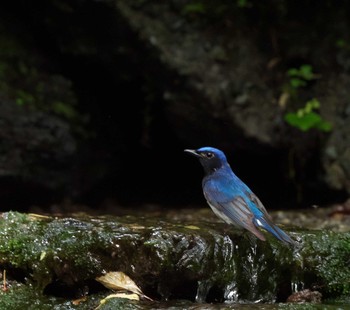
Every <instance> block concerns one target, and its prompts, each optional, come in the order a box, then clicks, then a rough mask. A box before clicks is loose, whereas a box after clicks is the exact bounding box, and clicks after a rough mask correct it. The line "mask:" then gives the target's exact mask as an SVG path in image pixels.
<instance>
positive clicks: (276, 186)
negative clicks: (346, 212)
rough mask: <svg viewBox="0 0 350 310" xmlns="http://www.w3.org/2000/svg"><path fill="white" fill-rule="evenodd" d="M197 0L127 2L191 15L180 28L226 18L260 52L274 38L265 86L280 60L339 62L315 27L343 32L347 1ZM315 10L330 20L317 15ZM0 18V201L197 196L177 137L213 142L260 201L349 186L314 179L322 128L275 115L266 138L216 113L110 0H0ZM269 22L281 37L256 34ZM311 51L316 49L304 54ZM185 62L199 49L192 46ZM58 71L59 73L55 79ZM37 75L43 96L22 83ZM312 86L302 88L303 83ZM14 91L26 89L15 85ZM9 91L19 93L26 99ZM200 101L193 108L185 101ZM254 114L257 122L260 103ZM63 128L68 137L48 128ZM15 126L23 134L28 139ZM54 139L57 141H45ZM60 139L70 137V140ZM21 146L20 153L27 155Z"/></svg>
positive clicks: (198, 200)
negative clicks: (293, 124)
mask: <svg viewBox="0 0 350 310" xmlns="http://www.w3.org/2000/svg"><path fill="white" fill-rule="evenodd" d="M117 2H118V1H117ZM117 2H116V3H117ZM201 3H202V6H204V7H210V6H211V5H213V3H212V2H211V1H203V2H198V3H197V2H196V4H197V8H196V7H195V8H194V9H192V10H191V9H190V8H189V7H188V6H187V7H186V5H187V3H186V2H184V3H182V4H181V5H182V8H181V7H180V8H179V6H180V4H174V3H170V4H168V5H165V7H164V8H163V10H164V11H162V10H161V9H162V7H161V6H160V8H159V11H156V10H155V9H154V11H152V6H148V5H147V3H146V4H145V3H144V4H143V5H142V4H140V5H136V4H135V5H134V7H133V8H134V9H135V10H136V11H138V12H140V14H145V15H147V14H148V15H151V16H152V17H153V18H154V19H155V20H157V18H159V20H160V22H162V21H163V20H166V18H167V17H166V16H167V15H166V14H168V13H169V11H170V12H171V13H172V14H174V15H176V14H179V16H180V17H179V18H180V19H181V20H182V21H183V22H186V23H188V24H189V25H195V27H194V28H188V29H187V31H189V32H190V31H193V29H199V30H198V31H203V27H202V26H203V24H204V25H205V26H206V27H207V26H208V25H212V26H213V27H211V28H210V33H207V35H208V37H209V38H213V37H214V38H215V36H216V35H219V34H220V33H221V31H220V29H221V28H220V27H221V25H222V23H223V20H224V19H225V20H226V23H229V21H231V20H233V22H232V23H234V26H235V27H241V28H242V33H246V34H247V36H251V37H253V38H254V40H255V41H254V42H255V44H256V47H257V49H258V50H259V52H260V53H262V54H264V55H269V56H271V57H272V56H274V55H275V54H276V49H282V51H280V52H279V54H280V55H283V57H282V60H281V64H280V66H279V67H278V68H277V69H276V71H275V72H273V73H269V76H268V77H267V78H266V79H267V80H266V85H267V86H268V87H269V89H270V90H271V92H272V94H275V96H274V97H275V98H277V97H278V96H277V94H278V90H280V89H281V85H282V84H283V81H281V79H284V77H285V72H286V70H287V69H288V68H290V67H298V66H299V65H301V64H303V63H313V64H314V67H315V68H316V69H318V71H319V72H320V71H321V72H322V75H323V76H327V74H331V73H332V74H338V73H339V72H342V73H344V72H345V74H347V69H344V66H343V67H342V66H341V65H339V63H336V60H334V59H335V58H336V57H334V58H332V57H329V58H328V59H322V57H323V56H325V55H326V52H327V49H326V48H324V45H325V41H324V40H326V41H327V40H329V38H330V37H332V36H333V37H332V38H333V39H334V40H333V41H334V42H335V41H336V39H337V38H339V36H338V35H335V34H334V33H329V35H328V34H327V35H325V34H324V33H323V31H325V28H326V27H325V25H326V24H332V23H336V24H337V25H338V26H337V25H335V26H334V28H332V29H337V28H339V33H342V34H343V37H344V38H347V37H348V36H349V33H348V32H346V33H345V32H344V31H345V30H348V25H347V23H348V22H347V20H349V19H348V16H347V15H348V13H347V12H350V10H349V9H348V10H347V9H346V8H348V6H349V5H348V4H347V2H337V6H338V5H343V6H344V9H339V8H334V7H333V6H332V5H331V3H330V2H329V1H321V2H313V1H305V2H303V7H301V6H300V3H299V2H298V3H295V2H293V1H279V2H278V1H267V2H264V3H263V4H262V3H260V2H257V1H243V2H242V3H243V6H244V7H243V8H241V7H240V5H239V2H232V10H231V11H230V10H228V11H223V12H222V13H220V14H223V15H222V16H220V15H219V13H218V12H216V11H215V10H214V11H213V14H212V15H210V14H209V13H208V11H205V12H204V13H203V12H202V10H201V5H200V4H201ZM221 4H222V5H227V6H229V5H231V4H228V3H227V2H225V1H222V3H221ZM244 4H245V5H244ZM130 6H131V7H132V6H133V4H130ZM168 6H169V7H168ZM229 8H231V7H230V6H229ZM186 10H187V12H189V13H188V14H187V13H184V12H185V11H186ZM281 12H284V13H283V16H282V15H281ZM152 14H153V15H152ZM230 14H231V15H230ZM184 16H185V17H184ZM325 16H327V17H329V19H328V20H326V21H327V22H322V20H323V21H325ZM0 23H1V27H0V35H1V40H0V43H1V42H2V46H3V47H2V53H1V57H0V69H2V75H1V78H2V84H1V87H0V100H1V102H2V105H3V106H5V105H6V106H7V105H10V106H15V108H14V109H15V110H10V111H7V110H6V109H3V111H5V112H3V113H4V114H2V116H0V118H3V119H5V120H12V121H13V122H6V121H3V122H2V126H4V127H3V128H5V129H4V131H3V132H6V133H8V134H6V135H5V134H3V136H2V137H1V138H2V141H3V147H2V150H1V156H2V161H1V165H3V167H4V168H3V169H2V170H1V171H2V172H1V175H0V184H1V189H0V198H1V205H2V210H8V209H16V210H29V209H30V208H31V207H32V206H41V207H43V208H44V209H45V208H48V207H49V206H51V205H53V204H60V203H62V202H63V201H67V200H68V201H70V202H72V203H73V204H84V205H87V206H89V207H92V208H95V209H98V208H103V207H105V206H106V204H115V205H116V206H127V207H128V206H129V207H133V208H135V207H142V206H144V205H150V204H151V205H153V204H154V205H157V206H162V207H163V206H164V207H179V206H181V207H190V206H191V207H192V206H205V200H204V198H203V196H202V192H201V178H202V175H203V171H202V168H201V167H200V165H199V163H198V162H197V161H196V160H195V159H194V158H191V157H190V156H188V155H186V154H184V153H183V149H185V148H198V147H201V146H214V147H219V148H221V149H223V150H224V151H225V152H226V154H227V156H228V159H229V162H230V164H231V167H232V168H233V170H234V171H235V172H236V174H237V175H238V176H239V177H241V178H242V179H243V180H244V181H245V182H246V183H247V184H248V185H249V186H250V187H251V189H252V190H253V191H254V192H255V193H256V194H257V195H258V196H259V197H260V199H261V200H262V201H263V202H264V204H265V205H266V207H267V208H269V209H273V208H280V209H284V208H296V207H310V206H311V205H313V204H320V205H326V204H329V203H334V202H341V201H343V200H344V199H346V197H347V196H348V194H347V192H346V190H345V189H344V188H334V187H332V186H330V185H329V184H328V183H327V182H325V180H324V177H323V169H324V167H323V166H322V163H321V157H322V151H321V147H322V145H323V143H324V140H325V139H327V134H324V133H319V132H317V131H315V132H311V133H300V132H299V131H298V130H297V129H294V128H289V127H288V126H289V125H287V124H285V123H284V122H283V121H282V120H280V123H279V124H278V128H277V131H278V132H280V133H279V138H278V139H277V140H278V142H276V140H274V142H273V143H270V142H269V143H266V142H264V141H262V140H259V139H258V138H256V137H250V136H249V135H247V134H246V132H244V130H242V128H241V127H239V125H237V124H236V123H235V122H234V121H233V120H232V119H225V118H224V117H222V118H220V117H217V116H216V110H215V108H213V107H212V105H211V104H212V103H211V102H210V100H208V98H206V97H205V95H203V94H201V93H200V92H199V91H198V90H193V89H192V88H191V87H190V85H191V81H189V80H190V77H189V76H186V75H185V74H183V73H182V72H181V71H180V70H177V68H174V67H172V66H169V65H168V64H167V63H165V62H164V60H163V59H162V53H161V52H159V50H158V49H157V46H156V45H152V44H150V43H149V41H147V40H145V38H143V37H142V35H141V33H140V32H138V31H137V30H136V29H135V27H133V24H132V20H131V21H130V20H128V19H127V18H126V17H125V16H122V14H121V13H120V11H119V10H118V9H117V8H115V7H114V6H113V1H59V0H57V1H53V0H51V1H34V2H28V1H7V2H3V3H1V4H0ZM216 26H217V27H216ZM196 27H197V28H196ZM206 29H208V28H206ZM327 29H328V28H327ZM274 31H277V32H278V34H279V37H280V43H279V44H280V46H279V47H276V46H274V45H273V40H272V39H271V40H270V41H269V42H267V41H266V40H264V38H265V35H266V34H268V33H273V32H274ZM284 32H285V33H284ZM284 34H285V36H284ZM272 36H273V35H272ZM227 37H228V38H229V37H230V34H229V33H228V34H227ZM287 38H288V40H287ZM284 40H285V41H287V42H284ZM295 45H298V46H307V49H309V50H313V53H308V52H307V53H302V52H299V53H297V52H296V53H294V54H293V55H288V54H287V53H283V49H286V50H287V49H288V48H290V47H291V46H292V47H293V46H295ZM319 45H322V46H319ZM170 48H171V47H169V49H170ZM293 48H294V47H293ZM332 48H333V49H335V47H334V44H333V43H332ZM305 49H306V47H305ZM318 49H319V50H321V51H320V52H319V55H321V56H322V57H319V58H317V59H316V60H315V59H311V58H312V56H315V53H317V50H318ZM300 50H302V48H301V47H300ZM322 53H324V54H322ZM196 61H198V63H200V62H201V59H200V58H198V59H195V58H194V59H193V62H194V63H195V62H196ZM219 63H220V61H219ZM21 68H22V69H21ZM33 68H35V70H34V69H33ZM247 70H248V72H249V70H250V69H249V68H247ZM327 70H328V71H327ZM330 70H331V72H330ZM262 71H266V69H264V68H262ZM33 72H34V73H33ZM35 72H36V73H35ZM205 75H206V72H205V70H204V71H203V76H205ZM248 75H249V73H248ZM57 76H59V77H60V78H62V79H64V81H66V82H64V83H61V84H60V83H57V81H56V80H55V79H56V77H57ZM281 76H282V78H281ZM52 77H54V78H52ZM265 77H266V76H265ZM236 79H238V80H239V79H240V76H237V77H236ZM194 80H196V78H194ZM40 83H41V84H40ZM316 83H317V82H316ZM38 84H40V85H44V86H43V88H44V89H45V91H46V92H45V96H43V95H42V93H43V90H42V89H43V88H41V90H33V89H37V85H38ZM312 87H313V85H311V86H308V88H307V89H306V90H305V92H306V93H307V92H312V91H314V89H312ZM169 88H171V89H172V91H173V92H178V93H186V94H188V97H191V98H193V99H192V101H188V99H186V100H187V101H186V102H187V103H186V105H184V106H183V108H182V114H183V115H185V116H184V117H183V119H181V118H179V117H178V116H177V113H174V110H172V109H169V108H168V102H167V100H166V94H167V91H168V89H169ZM18 90H24V91H25V94H26V96H25V95H23V92H24V91H22V93H19V92H18ZM203 92H204V91H203ZM52 93H53V94H54V95H52ZM28 94H32V96H33V97H34V100H31V99H30V98H28ZM67 94H69V95H67ZM21 96H22V97H21ZM53 96H56V97H57V98H58V99H57V100H56V99H55V100H56V101H55V102H53V101H52V102H51V101H50V100H51V98H53ZM308 96H310V94H308ZM56 97H55V98H56ZM18 98H22V99H23V98H24V99H23V100H24V103H19V101H18ZM232 100H233V99H232ZM57 101H59V102H63V103H64V104H63V110H64V109H65V110H64V112H62V110H58V109H57V105H56V103H57ZM188 102H190V103H188ZM228 102H230V100H228ZM218 104H219V105H220V104H221V103H220V102H219V103H218ZM271 105H272V103H271ZM198 106H199V107H200V108H199V110H198V109H197V108H196V109H195V108H194V107H198ZM67 107H69V108H67ZM70 108H71V109H73V111H74V112H72V111H71V110H70ZM179 109H180V110H181V105H179V107H178V108H177V111H179ZM242 109H246V108H245V107H242ZM67 111H68V112H67ZM198 111H201V113H202V114H203V115H202V114H201V113H198ZM175 112H176V109H175ZM6 113H7V114H6ZM39 113H41V114H40V115H39ZM22 114H23V118H22V119H24V120H26V117H29V115H31V114H33V115H36V116H35V117H36V118H35V120H36V121H35V122H33V123H29V125H25V126H23V127H20V128H17V126H18V124H19V121H18V120H17V119H18V118H19V116H21V117H22ZM38 115H39V116H38ZM174 115H175V116H174ZM242 115H243V114H242ZM202 116H203V117H202ZM51 117H52V118H53V119H54V120H55V121H56V120H57V119H59V120H60V121H61V123H57V127H52V128H51V129H50V128H49V127H50V125H45V126H42V122H47V124H51V123H52V122H51ZM242 117H244V116H242ZM259 117H260V118H261V119H262V120H263V119H264V118H265V115H264V112H262V113H261V115H259ZM10 123H11V124H10ZM25 124H27V123H25ZM6 126H7V127H6ZM27 126H29V127H30V126H32V127H33V128H32V127H30V129H28V128H29V127H27ZM35 128H36V129H38V128H39V129H38V131H37V132H36V133H33V134H32V131H30V130H31V129H33V132H34V129H35ZM43 128H44V129H43ZM48 128H49V129H48ZM62 128H65V130H66V131H64V132H65V133H66V132H67V137H68V138H66V137H63V135H62V134H60V132H63V129H62ZM67 128H68V129H67ZM61 129H62V130H61ZM27 130H29V132H31V133H30V134H28V137H27V136H26V132H27ZM48 132H50V133H51V132H55V134H54V135H52V136H50V138H48V140H45V141H46V142H40V143H37V144H35V145H34V146H30V147H28V146H27V144H26V143H17V141H19V140H21V141H22V142H23V139H28V143H29V141H30V143H31V142H33V141H35V138H33V137H39V138H38V141H42V140H40V137H42V136H44V135H46V134H47V133H48ZM56 132H57V134H56ZM19 136H21V139H20V138H19ZM23 137H27V138H23ZM304 137H306V138H305V139H304ZM60 139H61V140H60ZM57 140H59V141H60V143H58V144H56V141H57ZM291 140H293V143H291ZM14 142H16V143H14ZM68 143H71V144H72V145H74V147H73V148H72V149H69V148H68V147H67V144H68ZM299 144H300V147H298V145H299ZM37 145H39V146H40V147H37ZM19 149H20V151H19V152H20V153H21V156H20V159H19V160H18V162H16V163H15V164H13V166H11V167H12V168H11V169H7V168H8V166H9V165H8V164H7V163H8V161H9V158H13V155H11V154H13V152H14V150H19ZM66 149H67V150H66ZM291 149H292V150H293V151H291ZM28 150H30V151H31V152H32V153H31V156H27V154H28ZM304 160H305V161H304Z"/></svg>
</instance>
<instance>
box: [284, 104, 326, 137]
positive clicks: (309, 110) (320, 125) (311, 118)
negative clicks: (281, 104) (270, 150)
mask: <svg viewBox="0 0 350 310" xmlns="http://www.w3.org/2000/svg"><path fill="white" fill-rule="evenodd" d="M319 107H320V102H319V101H318V100H317V99H315V98H314V99H311V100H309V101H307V102H306V104H305V106H304V107H303V108H301V109H299V110H298V111H297V112H296V113H287V114H286V115H285V116H284V119H285V121H286V122H287V123H288V124H289V125H291V126H293V127H296V128H298V129H300V130H302V131H308V130H310V129H311V128H315V129H318V130H320V131H324V132H329V131H331V130H332V124H331V123H329V122H327V121H326V120H324V119H323V118H322V117H321V116H320V115H319V114H318V113H317V112H315V110H317V109H319Z"/></svg>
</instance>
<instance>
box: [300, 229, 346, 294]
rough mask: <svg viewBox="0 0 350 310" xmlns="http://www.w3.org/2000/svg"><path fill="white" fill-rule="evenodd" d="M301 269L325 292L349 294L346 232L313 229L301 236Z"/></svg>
mask: <svg viewBox="0 0 350 310" xmlns="http://www.w3.org/2000/svg"><path fill="white" fill-rule="evenodd" d="M304 244H305V247H304V248H303V249H302V251H301V254H302V256H303V257H304V268H305V269H306V271H309V272H310V273H312V274H313V276H314V277H315V278H316V279H317V281H318V282H319V284H318V285H319V286H320V288H321V289H322V290H323V291H324V292H325V293H326V294H327V295H328V296H334V295H344V296H348V295H349V294H350V264H349V258H350V233H342V234H339V233H333V232H331V231H330V232H327V233H323V232H317V233H315V234H308V235H305V238H304Z"/></svg>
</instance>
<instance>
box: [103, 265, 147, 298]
mask: <svg viewBox="0 0 350 310" xmlns="http://www.w3.org/2000/svg"><path fill="white" fill-rule="evenodd" d="M96 281H98V282H100V283H101V284H102V285H104V286H105V287H107V288H109V289H111V290H114V291H118V290H126V291H130V292H132V293H135V294H137V295H139V296H142V297H144V298H146V299H149V300H152V299H151V298H149V297H147V296H146V295H145V294H143V293H142V291H141V289H140V288H139V287H138V286H137V285H136V284H135V282H134V281H133V280H131V279H130V278H129V277H128V276H127V275H126V274H125V273H123V272H120V271H114V272H108V273H106V274H105V275H103V276H101V277H97V278H96Z"/></svg>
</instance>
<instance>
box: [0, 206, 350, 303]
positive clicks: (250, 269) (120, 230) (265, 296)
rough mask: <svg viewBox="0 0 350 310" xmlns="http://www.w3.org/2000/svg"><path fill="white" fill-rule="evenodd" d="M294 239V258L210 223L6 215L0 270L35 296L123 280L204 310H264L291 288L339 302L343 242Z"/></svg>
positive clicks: (0, 234)
mask: <svg viewBox="0 0 350 310" xmlns="http://www.w3.org/2000/svg"><path fill="white" fill-rule="evenodd" d="M187 224H188V225H187ZM190 224H191V225H190ZM188 227H196V229H189V228H188ZM293 237H294V238H295V237H297V238H299V239H300V240H301V241H302V243H301V244H299V245H297V246H296V247H295V248H294V249H292V248H290V247H287V246H285V245H283V244H281V243H280V242H278V241H277V240H275V239H273V238H272V237H271V238H270V237H268V238H269V239H268V241H267V242H262V241H260V240H257V239H256V238H253V237H251V236H250V235H249V234H248V233H242V232H241V231H237V230H235V229H234V228H230V229H228V228H227V226H226V225H224V224H218V223H203V222H191V223H190V222H188V223H181V224H179V223H176V222H171V221H166V222H165V221H162V220H160V219H159V218H148V219H145V218H138V217H132V216H128V217H108V218H90V217H85V218H81V219H73V218H40V217H39V218H38V217H35V216H30V215H24V214H20V213H15V212H9V213H3V216H2V218H1V220H0V258H1V259H0V265H1V267H2V268H3V269H6V270H8V271H9V272H8V273H9V274H11V270H12V268H13V267H15V268H16V269H17V270H18V269H19V270H21V273H23V274H25V277H26V278H27V279H28V281H29V282H28V283H32V284H33V286H34V287H35V289H36V290H37V292H38V294H39V295H40V294H41V293H42V292H43V290H44V288H45V287H47V285H48V284H50V285H52V283H55V282H57V281H59V282H60V283H61V285H63V287H66V288H69V289H70V290H73V291H76V292H80V291H81V290H82V289H83V288H85V287H88V286H89V284H88V283H91V281H93V279H94V278H95V277H96V276H99V275H101V274H102V273H104V272H106V271H122V272H124V273H126V274H127V275H128V276H130V277H131V278H132V279H133V280H134V281H135V282H136V283H137V284H138V285H140V286H141V287H142V288H143V289H144V288H147V289H148V291H149V292H152V293H151V294H154V295H156V296H157V295H158V296H159V295H160V296H161V297H163V298H173V297H174V296H180V297H181V296H183V295H182V294H186V295H185V296H186V298H189V299H191V298H192V299H194V298H196V299H197V300H198V301H205V300H206V298H207V297H208V295H210V294H214V293H213V292H215V296H216V297H215V298H216V299H215V300H231V301H241V300H244V301H266V302H271V301H274V300H276V298H277V296H279V295H285V296H286V297H287V296H288V294H290V293H291V290H292V287H294V288H295V287H298V288H299V289H303V288H313V289H315V288H316V289H317V290H319V291H321V293H322V294H323V296H324V297H327V298H333V299H335V298H340V297H341V296H348V295H349V292H350V285H349V279H350V267H349V257H350V246H349V240H350V233H343V234H341V233H333V232H329V231H315V232H307V231H305V232H298V233H293ZM187 285H190V290H186V292H183V291H182V289H181V288H182V287H185V286H187Z"/></svg>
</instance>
